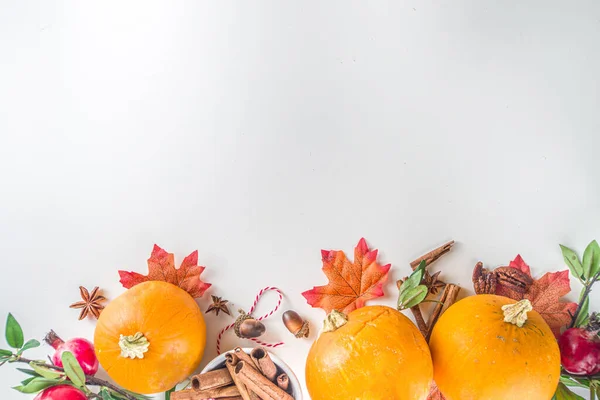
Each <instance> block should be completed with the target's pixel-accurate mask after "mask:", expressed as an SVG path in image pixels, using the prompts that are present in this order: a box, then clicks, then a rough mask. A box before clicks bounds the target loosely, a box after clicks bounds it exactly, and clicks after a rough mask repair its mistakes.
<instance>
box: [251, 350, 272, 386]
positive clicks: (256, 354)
mask: <svg viewBox="0 0 600 400" xmlns="http://www.w3.org/2000/svg"><path fill="white" fill-rule="evenodd" d="M250 357H252V361H254V364H256V366H257V367H258V370H259V371H260V372H262V374H263V375H264V376H266V377H267V378H268V379H269V380H270V381H271V382H276V379H277V367H276V366H275V363H274V362H273V360H271V357H270V356H269V353H268V352H267V351H266V350H265V349H264V348H262V347H256V348H254V349H253V350H252V352H251V353H250Z"/></svg>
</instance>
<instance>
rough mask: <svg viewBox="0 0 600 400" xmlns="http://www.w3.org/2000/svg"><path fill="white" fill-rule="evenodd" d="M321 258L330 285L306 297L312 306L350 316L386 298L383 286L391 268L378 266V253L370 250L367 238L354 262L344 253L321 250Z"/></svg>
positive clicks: (361, 243)
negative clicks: (381, 298)
mask: <svg viewBox="0 0 600 400" xmlns="http://www.w3.org/2000/svg"><path fill="white" fill-rule="evenodd" d="M321 256H322V258H323V272H324V273H325V276H327V278H328V279H329V283H328V284H327V285H325V286H315V287H314V288H312V289H311V290H308V291H306V292H304V293H302V295H303V296H304V297H305V298H306V300H307V301H308V304H310V305H311V306H313V307H319V308H322V309H323V310H325V311H326V312H327V313H329V312H331V311H332V310H337V311H341V312H343V313H349V312H350V311H352V310H355V309H357V308H360V307H363V306H364V305H365V301H367V300H370V299H374V298H377V297H381V296H383V283H384V282H385V280H386V279H387V276H388V271H389V270H390V267H391V265H390V264H387V265H383V266H382V265H380V264H378V263H377V250H369V247H368V246H367V242H366V241H365V239H364V238H363V239H360V241H359V242H358V244H357V245H356V248H355V249H354V262H350V261H349V260H348V258H347V257H346V255H345V254H344V252H343V251H337V250H321Z"/></svg>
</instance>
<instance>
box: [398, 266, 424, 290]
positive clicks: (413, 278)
mask: <svg viewBox="0 0 600 400" xmlns="http://www.w3.org/2000/svg"><path fill="white" fill-rule="evenodd" d="M426 265H427V263H426V262H425V260H423V261H421V263H420V264H419V266H418V267H417V268H416V269H415V270H414V271H413V273H412V274H410V277H409V278H408V279H407V280H406V281H404V282H403V283H402V286H400V293H403V292H406V291H408V290H410V289H414V288H416V287H417V286H419V285H420V284H421V281H422V280H423V275H425V266H426Z"/></svg>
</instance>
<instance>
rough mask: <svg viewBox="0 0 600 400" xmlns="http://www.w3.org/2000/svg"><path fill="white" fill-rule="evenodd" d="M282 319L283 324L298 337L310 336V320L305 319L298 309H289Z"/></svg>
mask: <svg viewBox="0 0 600 400" xmlns="http://www.w3.org/2000/svg"><path fill="white" fill-rule="evenodd" d="M281 319H282V320H283V324H284V325H285V327H286V328H287V329H288V331H290V332H291V333H292V334H293V335H294V336H296V337H297V338H301V337H308V334H309V326H308V321H304V320H303V319H302V317H301V316H300V315H298V313H297V312H296V311H293V310H288V311H286V312H284V313H283V315H282V317H281Z"/></svg>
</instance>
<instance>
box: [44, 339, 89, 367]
mask: <svg viewBox="0 0 600 400" xmlns="http://www.w3.org/2000/svg"><path fill="white" fill-rule="evenodd" d="M44 340H45V341H46V343H48V344H49V345H50V346H52V347H54V349H55V350H56V351H55V352H54V354H53V355H52V362H53V363H54V365H56V366H58V367H62V366H63V365H62V360H61V357H62V353H63V352H65V351H69V352H71V353H73V355H74V356H75V359H76V360H77V362H79V365H80V366H81V369H83V372H84V373H85V374H86V375H94V374H95V373H96V372H98V358H97V357H96V353H95V352H94V345H93V344H92V342H90V341H89V340H86V339H82V338H75V339H71V340H67V341H66V342H65V341H63V340H62V339H61V338H60V337H58V335H57V334H56V333H55V332H54V331H50V333H49V334H48V335H46V338H45V339H44Z"/></svg>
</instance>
